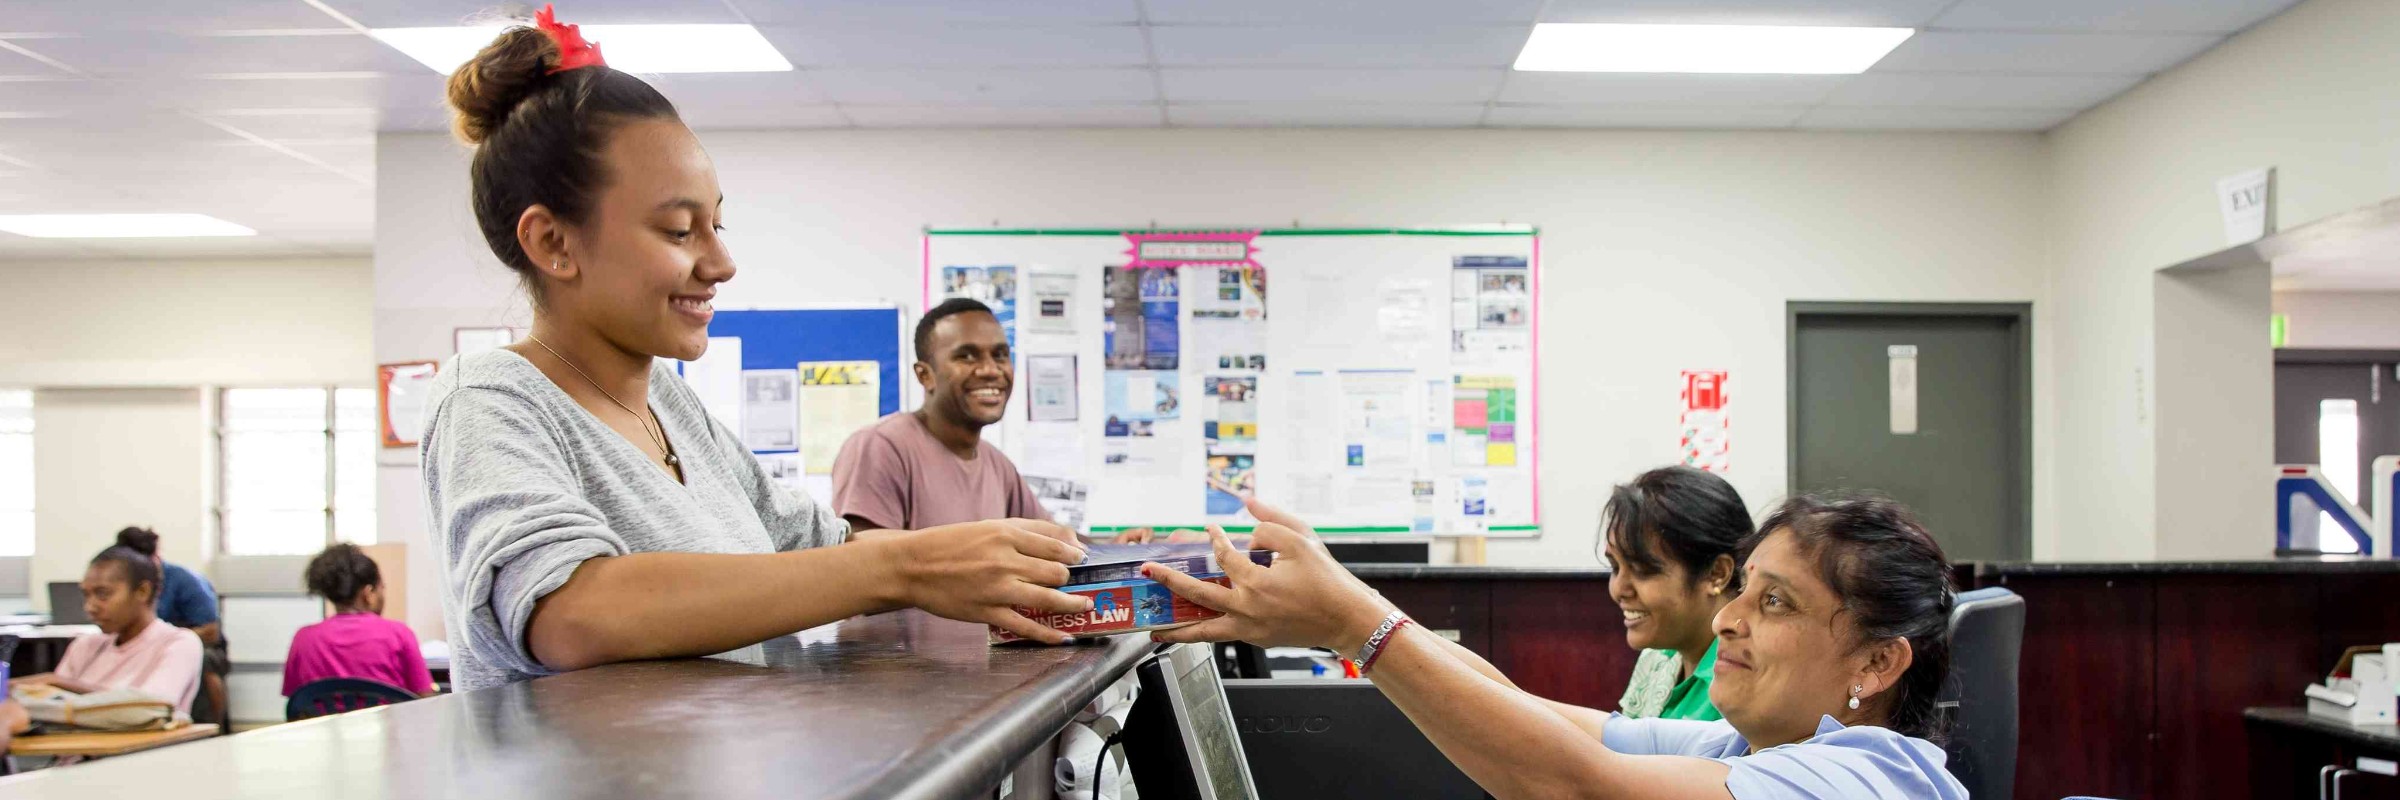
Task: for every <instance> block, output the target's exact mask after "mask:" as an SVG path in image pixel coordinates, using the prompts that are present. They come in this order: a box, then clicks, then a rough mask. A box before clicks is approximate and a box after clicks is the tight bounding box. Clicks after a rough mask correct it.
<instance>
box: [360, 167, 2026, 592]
mask: <svg viewBox="0 0 2400 800" xmlns="http://www.w3.org/2000/svg"><path fill="white" fill-rule="evenodd" d="M702 140H703V141H704V142H705V143H706V145H707V146H708V148H709V150H710V152H711V154H712V155H713V156H714V158H715V159H716V163H717V170H718V174H719V176H720V178H721V180H722V182H723V184H724V189H725V194H726V196H727V198H728V199H727V204H726V207H727V225H728V226H729V227H730V232H729V233H728V234H727V236H728V237H729V238H730V239H731V241H732V246H733V250H734V253H735V255H736V257H737V259H738V260H739V262H740V264H741V265H742V267H741V269H742V271H741V273H740V276H739V277H738V278H736V279H735V280H734V281H733V282H732V283H730V284H727V285H726V286H725V287H724V288H723V289H722V292H721V294H720V295H719V297H718V304H719V306H720V307H723V308H741V307H748V306H768V307H772V306H780V305H789V304H796V303H823V302H837V301H887V302H895V303H900V304H903V305H905V306H909V307H912V308H913V307H914V306H915V305H916V304H917V297H918V293H919V280H920V276H919V253H918V243H919V233H920V231H921V230H922V228H923V227H924V226H927V225H939V226H958V225H984V224H992V223H998V224H1001V225H1006V226H1010V227H1018V226H1027V227H1031V226H1093V225H1102V226H1106V225H1128V226H1141V225H1147V224H1150V223H1152V222H1153V221H1155V222H1156V223H1157V224H1159V225H1162V226H1191V225H1208V224H1220V225H1222V224H1248V225H1268V226H1279V225H1289V224H1293V223H1295V222H1296V223H1299V224H1304V225H1312V226H1322V225H1342V224H1361V225H1453V224H1462V223H1477V222H1523V223H1533V224H1537V225H1540V226H1541V228H1542V231H1543V234H1544V240H1543V249H1542V252H1543V256H1544V259H1543V267H1544V276H1543V282H1542V286H1543V290H1544V297H1543V303H1544V309H1543V312H1544V313H1543V315H1542V320H1543V324H1544V325H1545V328H1546V330H1545V331H1544V335H1545V338H1546V340H1547V342H1548V344H1549V346H1547V347H1545V348H1543V351H1542V353H1543V363H1542V369H1543V370H1544V371H1545V372H1544V377H1543V381H1542V397H1541V400H1542V402H1543V404H1544V405H1545V407H1546V411H1545V413H1544V414H1543V416H1542V422H1543V426H1544V428H1545V430H1544V433H1543V440H1544V441H1543V444H1544V447H1543V449H1542V473H1543V474H1542V487H1543V492H1544V497H1543V509H1544V513H1545V516H1546V519H1545V520H1544V522H1545V525H1546V527H1547V528H1548V531H1549V533H1548V534H1547V535H1546V536H1545V537H1543V538H1542V539H1540V540H1538V541H1508V540H1495V541H1494V542H1493V544H1492V547H1491V551H1490V558H1491V559H1492V560H1493V561H1495V562H1500V563H1513V564H1536V563H1545V564H1546V563H1568V564H1588V563H1593V562H1594V560H1595V556H1594V553H1593V532H1594V530H1595V529H1596V528H1597V526H1598V515H1599V509H1598V497H1599V496H1600V494H1599V493H1600V492H1602V491H1603V490H1604V489H1605V488H1606V487H1607V486H1608V485H1610V484H1612V483H1614V482H1617V481H1622V480H1624V479H1626V478H1629V477H1631V476H1632V475H1633V474H1634V473H1636V472H1638V471H1640V470H1642V469H1644V468H1647V467H1652V466H1656V465H1659V464H1663V463H1668V462H1670V461H1673V460H1674V459H1675V458H1676V457H1677V451H1676V444H1677V438H1676V437H1677V429H1676V427H1675V426H1676V412H1677V405H1676V403H1677V399H1676V396H1677V390H1678V389H1679V384H1678V371H1679V370H1684V369H1701V368H1709V369H1728V370H1731V371H1732V377H1731V382H1730V385H1729V389H1730V393H1731V395H1732V397H1733V398H1734V399H1733V406H1732V413H1733V415H1734V419H1735V420H1736V425H1735V427H1734V430H1735V431H1736V434H1735V438H1734V441H1733V471H1732V473H1731V474H1730V476H1729V477H1730V478H1731V479H1732V480H1733V482H1734V483H1735V485H1736V486H1737V487H1738V488H1739V489H1740V490H1741V492H1742V494H1743V495H1744V497H1745V498H1746V499H1748V500H1749V501H1750V502H1751V504H1752V505H1753V506H1761V507H1763V506H1764V505H1766V504H1767V503H1768V502H1770V501H1772V500H1773V499H1775V498H1776V497H1778V496H1779V495H1781V494H1782V493H1783V492H1784V488H1785V456H1784V396H1783V394H1784V390H1783V386H1784V379H1783V373H1784V341H1783V339H1784V324H1785V323H1784V303H1785V301H1786V300H1791V299H1802V300H1917V301H1921V300H1961V301H2026V300H2031V301H2035V302H2036V304H2037V305H2036V312H2035V336H2034V341H2035V343H2036V347H2037V353H2036V356H2035V363H2034V367H2035V369H2034V375H2035V386H2034V388H2035V393H2036V404H2035V412H2034V426H2033V429H2034V430H2035V431H2036V442H2035V462H2036V467H2035V475H2036V481H2037V487H2038V486H2047V485H2049V481H2048V473H2049V469H2050V467H2049V457H2048V453H2049V447H2050V445H2049V439H2050V437H2049V436H2048V435H2047V433H2046V432H2047V431H2048V430H2049V429H2050V424H2049V413H2050V412H2049V408H2050V405H2049V403H2048V401H2047V397H2048V392H2049V390H2050V381H2049V380H2048V377H2047V376H2048V375H2049V372H2050V367H2049V364H2050V360H2051V355H2050V346H2049V342H2050V341H2051V338H2052V337H2051V336H2050V335H2049V332H2048V326H2049V324H2050V323H2049V314H2048V310H2047V306H2046V305H2044V301H2046V300H2047V297H2046V296H2045V287H2044V280H2045V275H2046V273H2045V270H2044V268H2043V265H2044V254H2045V248H2044V236H2045V230H2046V228H2045V220H2044V218H2043V217H2042V214H2041V212H2042V209H2041V203H2042V201H2043V200H2044V199H2045V197H2046V194H2045V193H2044V190H2043V188H2044V187H2043V180H2044V177H2043V175H2044V171H2043V168H2042V161H2041V145H2040V143H2039V140H2038V139H2037V138H2036V137H2034V136H2030V135H1946V134H1817V133H1711V132H1625V131H1617V132H1525V131H1241V130H1233V131H962V132H936V131H912V132H899V131H872V132H860V131H825V132H742V133H725V132H721V133H711V132H704V133H703V134H702ZM465 163H466V162H465V151H464V150H463V148H461V147H460V146H459V145H457V144H455V143H453V142H452V141H451V140H449V139H447V138H446V137H443V136H439V135H431V134H416V135H403V134H385V135H383V136H382V137H380V143H379V146H378V148H377V164H378V165H379V170H380V172H379V179H378V193H377V212H376V213H377V225H376V231H377V233H376V236H377V240H376V247H375V271H376V278H375V282H376V355H377V356H378V357H379V358H383V359H397V358H426V357H438V356H445V355H447V354H448V352H449V340H448V338H447V337H448V335H449V332H448V329H449V326H451V325H458V324H477V323H476V322H469V321H470V320H472V321H478V322H481V323H484V324H488V323H489V321H491V320H494V319H501V318H506V317H508V315H509V314H510V311H509V309H510V306H511V302H512V298H513V297H514V288H513V286H514V284H513V277H512V276H510V275H509V274H508V273H507V272H506V271H505V270H504V269H502V268H501V267H500V266H499V265H498V263H497V262H496V261H495V260H494V259H493V258H492V256H491V255H490V254H489V252H488V250H487V249H486V248H485V246H484V244H483V242H482V241H481V239H480V237H479V236H478V235H477V234H476V233H475V228H474V222H473V220H472V217H471V215H470V212H469V210H468V208H467V203H466V200H465V198H466V193H467V180H466V167H465ZM383 485H384V494H383V496H382V503H381V507H382V509H383V511H382V514H383V522H384V524H383V525H382V527H381V531H382V535H383V536H384V537H386V540H391V539H394V538H397V537H400V536H408V537H414V538H412V539H411V541H412V543H414V542H421V541H422V536H423V527H424V520H423V510H422V508H420V505H421V504H422V502H423V500H422V498H421V495H420V494H419V492H420V491H421V490H420V488H419V487H418V486H417V483H416V476H415V469H414V467H413V465H405V464H403V465H396V466H392V467H389V468H387V473H386V480H385V481H384V484H383ZM2048 505H2049V504H2048V503H2047V502H2046V500H2044V499H2043V498H2041V497H2040V493H2039V490H2038V489H2037V498H2036V508H2037V510H2038V509H2046V508H2047V507H2048ZM2036 524H2037V528H2036V536H2035V553H2036V554H2037V555H2047V554H2049V553H2050V552H2051V550H2052V549H2053V547H2052V545H2051V542H2052V540H2053V539H2055V538H2056V534H2055V532H2054V528H2055V520H2054V519H2053V518H2052V517H2051V515H2049V514H2047V513H2040V512H2039V511H2037V518H2036ZM411 549H412V550H413V551H417V552H428V553H429V552H430V550H431V548H429V547H424V546H421V545H416V546H412V548H411ZM411 574H412V575H420V576H426V579H425V580H422V581H420V585H419V586H418V587H412V588H414V589H415V591H414V592H412V597H426V598H433V597H435V596H436V592H437V591H438V587H437V586H436V585H435V584H433V583H432V582H431V576H433V575H435V572H434V571H433V570H431V569H418V568H413V567H412V570H411ZM416 604H417V603H416V602H415V601H414V600H413V599H412V603H411V605H416ZM410 622H411V624H412V625H419V626H420V628H422V626H423V624H424V622H423V621H422V615H421V614H419V613H417V612H416V611H415V610H412V614H411V619H410Z"/></svg>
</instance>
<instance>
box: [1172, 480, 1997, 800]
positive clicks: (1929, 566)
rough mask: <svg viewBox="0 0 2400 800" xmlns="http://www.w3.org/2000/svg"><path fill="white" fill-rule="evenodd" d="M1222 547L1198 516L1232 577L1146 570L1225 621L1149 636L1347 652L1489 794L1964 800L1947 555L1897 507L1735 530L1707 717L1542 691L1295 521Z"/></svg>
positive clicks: (1870, 504) (1269, 517) (1778, 516)
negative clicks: (1954, 722)
mask: <svg viewBox="0 0 2400 800" xmlns="http://www.w3.org/2000/svg"><path fill="white" fill-rule="evenodd" d="M1250 510H1251V513H1252V514H1253V515H1254V516H1256V517H1257V518H1258V519H1259V525H1258V527H1257V529H1256V530H1255V531H1254V532H1253V539H1252V541H1253V542H1254V545H1253V546H1255V547H1260V548H1264V549H1268V550H1273V551H1276V553H1277V558H1276V560H1275V563H1274V564H1273V565H1272V566H1259V565H1256V564H1253V563H1251V562H1250V561H1248V560H1247V559H1244V558H1241V557H1239V554H1238V553H1236V552H1235V551H1234V549H1233V544H1232V543H1231V542H1230V541H1228V540H1227V539H1226V538H1225V534H1224V532H1223V531H1221V530H1218V529H1215V528H1213V527H1212V528H1211V529H1210V531H1209V533H1210V538H1211V539H1213V540H1214V541H1215V543H1216V548H1217V553H1218V558H1219V559H1220V560H1221V561H1222V562H1223V563H1224V565H1225V571H1226V576H1227V578H1228V580H1229V582H1230V586H1219V585H1216V584H1213V583H1207V582H1203V581H1201V580H1199V579H1196V578H1192V577H1190V576H1188V575H1184V574H1181V573H1178V572H1175V571H1173V570H1169V569H1166V568H1164V567H1159V566H1157V565H1155V564H1146V565H1144V566H1143V571H1144V572H1145V573H1146V574H1148V575H1149V576H1150V577H1151V578H1152V579H1154V580H1158V581H1160V582H1162V583H1165V584H1166V585H1167V587H1168V588H1170V589H1172V590H1174V591H1175V592H1176V593H1177V594H1179V595H1182V596H1184V597H1185V598H1187V599H1190V600H1192V601H1193V602H1197V603H1199V604H1201V605H1204V606H1207V607H1209V608H1213V609H1216V610H1218V611H1222V612H1224V614H1225V615H1224V616H1222V617H1217V618H1215V619H1210V620H1206V621H1203V622H1200V623H1198V624H1195V625H1191V626H1188V627H1184V628H1177V629H1173V630H1165V631H1154V632H1152V633H1151V636H1152V637H1153V638H1154V639H1156V640H1158V641H1161V642H1202V641H1236V640H1238V641H1246V642H1251V643H1254V644H1259V645H1265V646H1277V645H1297V646H1313V647H1329V648H1333V649H1334V650H1336V651H1337V652H1341V653H1345V654H1355V655H1356V657H1357V660H1358V661H1359V663H1360V665H1361V671H1362V672H1364V673H1365V675H1366V677H1367V678H1368V679H1369V680H1372V681H1374V683H1375V686H1376V688H1378V689H1380V690H1382V691H1383V693H1384V694H1385V695H1386V696H1388V697H1390V698H1391V699H1392V702H1393V703H1394V704H1395V705H1398V706H1399V707H1400V710H1401V711H1402V712H1404V713H1406V714H1407V715H1408V718H1409V719H1410V720H1412V721H1414V722H1415V723H1416V724H1417V726H1418V727H1419V728H1421V729H1423V730H1424V732H1425V735H1426V737H1427V738H1428V739H1431V740H1432V741H1433V744H1434V745H1435V746H1436V747H1439V748H1441V751H1442V753H1443V755H1446V756H1449V758H1450V760H1451V761H1452V762H1453V763H1456V764H1457V765H1458V767H1459V769H1460V770H1461V771H1464V772H1465V773H1466V774H1467V776H1468V777H1470V778H1473V779H1475V782H1476V783H1478V784H1480V785H1482V787H1483V788H1484V790H1485V791H1488V792H1490V793H1492V794H1493V795H1494V796H1496V797H1499V798H1503V799H1504V800H1506V799H1508V798H1520V797H1542V798H1551V797H1608V798H1622V799H1624V800H1669V799H1670V798H1671V799H1673V800H1688V799H1690V798H1710V799H1711V800H1719V799H1721V798H1735V800H1831V799H1832V798H1887V799H1889V800H1901V799H1902V798H1907V799H1908V800H1922V799H1924V798H1932V799H1933V800H1964V799H1965V798H1966V796H1967V792H1966V788H1965V787H1964V786H1962V785H1960V783H1959V782H1958V780H1957V779H1956V778H1954V777H1952V776H1951V775H1950V773H1949V772H1948V771H1947V770H1946V769H1945V768H1944V766H1943V764H1944V762H1945V761H1946V756H1945V755H1944V753H1943V752H1942V749H1941V747H1940V746H1938V745H1936V744H1935V743H1934V741H1932V740H1938V739H1940V738H1941V735H1942V732H1941V730H1940V729H1941V717H1940V714H1939V712H1938V711H1937V710H1936V708H1935V705H1934V696H1935V693H1936V692H1937V691H1938V690H1939V689H1940V687H1941V683H1942V679H1943V677H1944V676H1945V675H1946V674H1947V672H1948V670H1949V666H1950V653H1949V620H1950V609H1951V606H1952V605H1953V601H1952V598H1951V590H1950V577H1949V576H1950V564H1949V560H1948V559H1947V558H1945V557H1944V556H1943V555H1942V549H1941V547H1940V545H1937V544H1935V543H1934V541H1933V538H1932V537H1931V536H1929V535H1927V534H1926V533H1925V530H1924V528H1923V527H1921V526H1920V525H1918V523H1917V521H1916V517H1915V515H1914V514H1913V513H1911V512H1910V511H1909V510H1908V509H1907V508H1905V507H1903V506H1901V505H1900V504H1898V503H1895V502H1892V501H1890V500H1887V499H1881V498H1875V497H1848V498H1820V497H1813V496H1801V497H1795V498H1792V499H1790V500H1788V501H1785V502H1784V503H1783V504H1782V505H1781V506H1780V507H1778V508H1777V509H1776V510H1775V512H1774V513H1772V514H1770V515H1769V516H1768V517H1767V519H1766V521H1765V522H1763V523H1761V524H1760V525H1759V527H1758V531H1757V532H1756V533H1754V534H1752V535H1751V536H1750V537H1749V538H1748V539H1747V540H1746V541H1745V543H1744V547H1743V550H1744V552H1745V553H1746V557H1745V558H1743V559H1742V561H1743V565H1742V579H1741V581H1740V585H1741V590H1740V593H1739V594H1737V595H1736V596H1735V597H1734V599H1733V601H1732V602H1730V603H1727V604H1726V605H1725V607H1724V608H1723V609H1721V610H1719V611H1718V612H1717V615H1716V619H1715V625H1716V628H1717V640H1718V644H1717V668H1716V679H1715V681H1714V682H1713V683H1712V684H1711V685H1710V687H1709V696H1710V698H1711V699H1712V700H1713V701H1714V702H1715V705H1716V707H1717V710H1718V711H1720V712H1722V713H1723V714H1724V719H1723V720H1719V721H1700V720H1674V719H1631V718H1627V717H1623V716H1618V715H1611V714H1604V713H1601V712H1598V711H1594V710H1592V709H1589V708H1583V707H1581V706H1575V705H1569V704H1566V703H1559V702H1556V701H1551V700H1544V699H1542V698H1539V697H1535V696H1533V695H1532V694H1528V693H1526V692H1525V691H1523V690H1521V689H1519V688H1517V686H1516V685H1515V684H1514V683H1511V682H1510V681H1509V680H1508V677H1507V676H1505V675H1502V674H1501V673H1500V671H1499V670H1497V669H1494V668H1493V667H1492V665H1491V664H1489V663H1487V662H1485V661H1484V660H1483V659H1482V658H1480V657H1477V656H1476V655H1475V654H1473V653H1471V652H1468V651H1467V650H1466V649H1465V648H1463V647H1460V646H1458V645H1457V644H1454V643H1451V642H1450V641H1448V640H1446V639H1443V638H1442V637H1440V636H1436V635H1433V634H1432V633H1430V632H1428V631H1426V630H1424V628H1423V627H1422V626H1419V625H1415V624H1412V623H1411V622H1410V621H1409V620H1408V617H1407V616H1405V615H1403V614H1401V613H1400V611H1399V610H1398V609H1396V608H1393V606H1392V605H1391V603H1390V602H1388V601H1386V600H1384V599H1383V597H1382V596H1380V595H1378V594H1376V593H1375V591H1374V590H1373V589H1370V588H1368V587H1367V585H1366V584H1365V583H1363V582H1361V581H1359V579H1358V578H1357V577H1355V576H1353V575H1351V574H1350V573H1349V572H1348V571H1346V570H1344V569H1343V568H1342V567H1341V565H1340V564H1338V563H1335V562H1334V560H1333V558H1332V556H1330V555H1328V554H1327V553H1326V550H1325V546H1324V544H1323V543H1322V542H1319V541H1318V540H1317V539H1316V536H1315V534H1314V533H1312V532H1311V531H1310V529H1309V526H1308V524H1307V523H1305V522H1302V521H1300V520H1299V519H1297V518H1295V517H1292V516H1291V515H1288V514H1285V513H1283V512H1281V511H1277V510H1275V509H1273V508H1269V507H1266V506H1263V505H1260V504H1256V503H1253V504H1252V505H1251V509H1250Z"/></svg>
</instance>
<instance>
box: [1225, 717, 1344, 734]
mask: <svg viewBox="0 0 2400 800" xmlns="http://www.w3.org/2000/svg"><path fill="white" fill-rule="evenodd" d="M1233 721H1234V724H1235V725H1236V726H1237V727H1239V728H1241V730H1242V732H1243V733H1324V732H1326V731H1329V730H1333V718H1332V717H1327V716H1256V717H1243V716H1236V717H1234V718H1233Z"/></svg>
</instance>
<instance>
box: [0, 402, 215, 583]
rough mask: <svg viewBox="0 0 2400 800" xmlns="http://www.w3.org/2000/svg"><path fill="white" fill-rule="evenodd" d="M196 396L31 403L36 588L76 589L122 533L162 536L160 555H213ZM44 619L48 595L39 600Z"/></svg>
mask: <svg viewBox="0 0 2400 800" xmlns="http://www.w3.org/2000/svg"><path fill="white" fill-rule="evenodd" d="M201 401H202V393H201V392H200V390H198V389H43V390H40V391H38V392H35V393H34V398H33V430H34V447H33V469H34V475H35V478H34V484H33V490H34V497H33V504H34V513H33V560H32V563H31V567H30V570H29V573H30V577H31V580H32V582H33V585H34V586H37V587H38V586H42V585H44V584H47V583H49V582H51V581H79V580H82V579H83V571H84V567H85V566H86V565H87V564H89V563H90V562H91V560H92V556H94V555H97V554H99V552H100V551H101V550H102V549H103V548H106V547H108V546H109V545H111V544H113V543H115V542H116V535H117V530H118V529H119V528H123V527H125V526H127V525H142V526H146V527H149V528H152V529H154V530H157V531H158V532H159V535H160V536H159V543H158V550H159V555H160V556H161V557H163V558H165V559H166V560H168V561H172V562H175V563H178V564H186V565H192V564H205V563H207V561H206V559H204V558H203V557H202V554H204V553H207V552H209V551H210V550H211V549H212V548H211V547H210V544H209V543H208V542H206V541H204V538H203V533H204V532H205V531H207V530H208V526H207V519H208V492H207V478H206V476H208V475H211V474H213V472H212V471H211V470H210V466H211V465H210V464H209V463H208V458H209V452H210V447H209V434H208V425H207V420H208V414H207V412H206V409H205V408H204V406H203V405H202V402H201ZM33 597H34V606H35V607H36V608H39V609H47V608H48V607H49V604H50V598H49V595H48V594H47V593H45V592H42V591H39V590H37V591H35V592H34V593H33Z"/></svg>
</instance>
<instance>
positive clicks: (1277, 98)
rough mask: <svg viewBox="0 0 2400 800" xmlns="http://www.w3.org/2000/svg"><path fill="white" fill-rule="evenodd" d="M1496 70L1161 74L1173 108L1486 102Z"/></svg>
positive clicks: (1499, 74)
mask: <svg viewBox="0 0 2400 800" xmlns="http://www.w3.org/2000/svg"><path fill="white" fill-rule="evenodd" d="M1503 75H1505V73H1504V72H1502V71H1501V70H1497V69H1176V68H1169V69H1164V70H1160V71H1159V77H1160V79H1161V80H1163V81H1164V82H1165V84H1166V93H1167V101H1168V102H1170V103H1266V104H1274V103H1337V104H1352V105H1358V104H1371V103H1422V104H1440V103H1477V104H1480V103H1483V102H1485V101H1488V100H1490V99H1492V93H1493V92H1494V91H1496V90H1498V89H1499V88H1500V79H1501V78H1502V76H1503Z"/></svg>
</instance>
